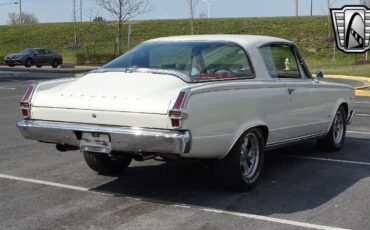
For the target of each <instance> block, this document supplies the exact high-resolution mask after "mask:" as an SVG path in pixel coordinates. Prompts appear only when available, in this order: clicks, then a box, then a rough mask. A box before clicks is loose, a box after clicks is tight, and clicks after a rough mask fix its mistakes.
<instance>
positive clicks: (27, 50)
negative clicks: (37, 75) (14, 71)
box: [19, 49, 34, 54]
mask: <svg viewBox="0 0 370 230" xmlns="http://www.w3.org/2000/svg"><path fill="white" fill-rule="evenodd" d="M33 51H34V49H24V50H22V51H21V52H19V53H20V54H32V53H33Z"/></svg>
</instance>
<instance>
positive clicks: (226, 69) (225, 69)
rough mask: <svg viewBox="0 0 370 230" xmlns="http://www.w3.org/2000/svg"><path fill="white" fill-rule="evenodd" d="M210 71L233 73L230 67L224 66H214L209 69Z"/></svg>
mask: <svg viewBox="0 0 370 230" xmlns="http://www.w3.org/2000/svg"><path fill="white" fill-rule="evenodd" d="M210 72H211V73H229V74H232V73H233V71H232V70H231V69H230V68H226V67H220V68H216V69H213V70H211V71H210Z"/></svg>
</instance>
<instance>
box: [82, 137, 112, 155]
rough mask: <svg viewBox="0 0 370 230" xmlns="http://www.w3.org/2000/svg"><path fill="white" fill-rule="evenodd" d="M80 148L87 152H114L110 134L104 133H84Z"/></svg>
mask: <svg viewBox="0 0 370 230" xmlns="http://www.w3.org/2000/svg"><path fill="white" fill-rule="evenodd" d="M80 149H81V151H86V152H96V153H110V152H112V144H111V141H110V136H109V134H104V133H82V136H81V141H80Z"/></svg>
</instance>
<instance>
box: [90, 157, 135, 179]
mask: <svg viewBox="0 0 370 230" xmlns="http://www.w3.org/2000/svg"><path fill="white" fill-rule="evenodd" d="M83 155H84V159H85V161H86V163H87V165H88V166H89V167H90V168H91V169H92V170H94V171H95V172H98V173H101V174H107V175H109V174H118V173H121V172H123V171H124V170H126V169H127V167H128V166H129V165H130V163H131V161H132V156H131V155H129V154H127V155H120V156H119V158H118V159H114V160H113V159H111V158H110V157H109V156H108V155H104V154H99V153H93V152H83Z"/></svg>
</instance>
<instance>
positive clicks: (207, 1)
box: [202, 0, 216, 18]
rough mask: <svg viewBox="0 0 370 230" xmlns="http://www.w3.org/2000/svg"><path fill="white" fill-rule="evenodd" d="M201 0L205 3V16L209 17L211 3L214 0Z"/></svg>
mask: <svg viewBox="0 0 370 230" xmlns="http://www.w3.org/2000/svg"><path fill="white" fill-rule="evenodd" d="M202 1H203V2H205V3H206V4H207V18H210V17H211V5H212V2H214V1H216V0H202Z"/></svg>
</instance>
